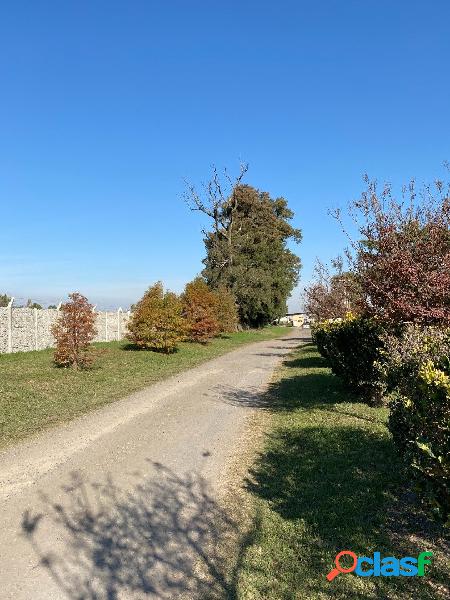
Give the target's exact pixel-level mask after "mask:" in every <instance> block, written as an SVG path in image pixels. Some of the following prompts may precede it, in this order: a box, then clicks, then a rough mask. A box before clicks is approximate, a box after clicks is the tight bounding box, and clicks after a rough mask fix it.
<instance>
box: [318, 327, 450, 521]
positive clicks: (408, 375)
mask: <svg viewBox="0 0 450 600" xmlns="http://www.w3.org/2000/svg"><path fill="white" fill-rule="evenodd" d="M313 338H314V341H315V343H316V344H317V347H318V349H319V351H320V352H321V354H322V355H323V356H324V357H325V358H326V360H327V362H328V364H329V366H330V367H331V369H332V371H333V373H335V374H336V375H338V376H339V377H340V378H341V379H342V381H343V382H344V384H345V385H346V386H347V387H348V388H349V390H351V391H352V392H353V393H355V394H358V395H359V396H360V397H361V398H362V399H363V400H365V401H367V402H368V403H371V404H375V403H376V404H379V403H381V402H386V403H387V404H388V405H389V407H390V417H389V429H390V431H391V433H392V436H393V440H394V443H395V445H396V447H397V449H398V450H399V452H400V453H401V455H402V457H403V458H404V460H405V462H406V464H407V465H408V467H409V468H410V469H411V472H412V473H413V475H414V480H415V482H416V484H417V488H418V490H419V491H420V492H421V495H422V497H423V498H424V499H425V500H426V503H427V504H428V506H429V507H430V508H431V510H432V512H433V513H434V514H435V515H436V516H439V517H440V518H442V519H444V521H447V522H448V519H449V514H450V461H449V456H450V361H449V356H450V330H447V329H440V328H437V327H423V326H419V325H412V324H409V325H404V326H403V327H401V328H399V330H397V331H393V329H392V327H390V328H389V329H387V328H385V327H384V326H383V325H382V323H381V322H380V321H379V320H377V319H376V318H368V317H354V316H352V315H347V316H346V317H345V318H343V319H335V320H332V321H325V322H322V323H319V324H317V325H316V326H315V327H314V330H313Z"/></svg>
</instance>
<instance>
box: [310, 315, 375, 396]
mask: <svg viewBox="0 0 450 600" xmlns="http://www.w3.org/2000/svg"><path fill="white" fill-rule="evenodd" d="M382 332H383V330H382V328H381V326H380V324H379V323H378V322H377V321H375V320H374V319H367V318H362V317H353V316H351V315H348V316H347V317H346V318H345V319H341V320H334V321H325V322H322V323H318V324H317V325H316V326H315V327H314V328H313V332H312V335H313V340H314V342H315V344H316V345H317V348H318V350H319V352H320V353H321V354H322V356H323V357H324V358H325V359H326V360H327V362H328V365H329V366H330V368H331V370H332V371H333V373H334V374H335V375H337V376H338V377H340V378H341V379H342V381H343V383H344V384H345V385H346V386H347V387H348V388H349V389H350V390H351V391H352V392H354V393H356V394H358V395H359V396H360V397H361V399H362V400H364V401H366V402H367V403H368V404H379V403H380V402H381V396H382V395H381V383H380V373H379V370H378V369H377V368H376V361H378V360H379V359H380V349H382V347H383V341H382Z"/></svg>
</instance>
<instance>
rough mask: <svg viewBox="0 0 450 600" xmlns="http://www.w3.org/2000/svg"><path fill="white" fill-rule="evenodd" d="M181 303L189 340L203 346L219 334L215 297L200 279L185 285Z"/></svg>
mask: <svg viewBox="0 0 450 600" xmlns="http://www.w3.org/2000/svg"><path fill="white" fill-rule="evenodd" d="M182 301H183V315H184V317H185V319H186V321H187V338H188V339H189V340H191V341H192V342H200V343H202V344H205V343H206V342H207V341H208V340H209V339H211V338H212V337H214V336H215V335H217V334H218V333H219V331H220V325H219V322H218V319H217V304H218V300H217V296H216V294H215V293H214V292H212V291H211V290H210V289H209V287H208V286H207V284H206V282H205V281H204V280H203V279H202V278H201V277H196V278H195V279H194V281H191V282H190V283H188V284H187V285H186V288H185V290H184V293H183V296H182Z"/></svg>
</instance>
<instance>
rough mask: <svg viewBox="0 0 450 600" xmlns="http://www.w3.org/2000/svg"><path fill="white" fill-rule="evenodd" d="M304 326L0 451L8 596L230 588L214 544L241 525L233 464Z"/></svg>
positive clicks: (48, 599) (0, 556)
mask: <svg viewBox="0 0 450 600" xmlns="http://www.w3.org/2000/svg"><path fill="white" fill-rule="evenodd" d="M303 333H304V332H303V331H299V330H292V331H290V332H289V333H288V334H287V335H286V336H285V337H283V338H282V339H278V340H270V341H265V342H258V343H256V344H251V345H248V346H244V347H243V348H240V349H238V350H236V351H234V352H230V353H229V354H226V355H224V356H221V357H219V358H216V359H214V360H212V361H210V362H207V363H204V364H203V365H200V366H199V367H196V368H194V369H191V370H190V371H187V372H185V373H182V374H179V375H177V376H175V377H172V378H170V379H167V380H165V381H163V382H161V383H158V384H156V385H153V386H151V387H149V388H146V389H145V390H142V391H141V392H138V393H136V394H133V395H132V396H129V397H127V398H125V399H123V400H120V401H118V402H115V403H113V404H110V405H109V406H106V407H103V408H102V409H100V410H98V411H96V412H93V413H90V414H87V415H85V416H83V417H81V418H78V419H76V420H74V421H72V422H70V423H68V424H66V425H62V426H58V427H56V428H54V429H51V430H49V431H46V432H44V433H43V434H40V435H38V436H36V437H34V438H32V439H31V440H28V441H25V442H22V443H20V444H18V445H17V446H14V447H12V448H9V449H7V450H6V451H4V452H3V453H1V454H0V501H1V505H2V510H1V516H0V532H1V534H0V535H1V544H0V598H1V599H2V600H3V599H6V598H8V599H14V600H53V599H66V598H70V599H77V600H81V599H83V600H84V599H89V600H94V599H96V600H97V599H98V600H100V599H101V600H103V599H105V600H113V599H120V600H121V599H126V600H129V599H135V598H136V599H138V598H180V597H181V596H188V597H192V598H195V597H200V598H207V597H209V595H210V594H212V595H214V594H216V595H217V594H218V595H220V591H221V590H222V591H224V590H225V591H224V593H225V592H226V585H225V584H224V580H223V574H222V573H221V572H220V568H219V566H218V564H217V563H216V562H215V551H214V548H216V547H217V546H218V545H220V537H221V531H222V528H227V527H233V526H234V523H233V515H228V514H226V512H224V510H223V509H222V508H221V507H220V502H219V499H220V496H221V493H222V492H223V491H224V489H225V487H226V478H227V475H226V473H227V466H229V464H230V461H231V457H232V454H233V449H235V448H237V447H239V443H241V444H242V443H243V441H242V436H243V432H244V431H245V424H246V421H247V419H248V417H249V415H250V414H251V412H252V411H254V410H258V407H260V406H261V392H262V391H263V390H264V389H265V387H266V385H267V383H268V382H269V380H270V377H271V375H272V372H273V369H274V367H275V366H276V365H277V364H278V363H279V362H280V360H281V357H282V356H283V355H285V354H286V353H288V352H289V351H290V350H291V349H292V348H294V347H295V346H297V345H298V344H299V343H300V341H301V339H300V338H301V336H302V334H303ZM244 443H245V441H244ZM199 563H202V564H203V567H204V568H203V569H201V570H205V569H206V571H207V572H208V573H209V576H210V581H209V582H208V583H207V582H205V581H204V578H203V577H202V575H201V574H200V573H199V570H198V568H197V565H198V564H199ZM211 579H212V580H213V582H214V583H213V584H211Z"/></svg>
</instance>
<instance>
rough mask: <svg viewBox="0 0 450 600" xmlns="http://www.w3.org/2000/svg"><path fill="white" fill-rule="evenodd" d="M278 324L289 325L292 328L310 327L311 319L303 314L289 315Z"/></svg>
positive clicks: (279, 320)
mask: <svg viewBox="0 0 450 600" xmlns="http://www.w3.org/2000/svg"><path fill="white" fill-rule="evenodd" d="M277 323H279V324H280V325H288V326H290V327H309V325H310V324H311V318H310V317H309V315H307V314H306V313H303V312H298V313H288V314H287V315H286V316H284V317H280V318H279V319H278V320H277Z"/></svg>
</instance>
